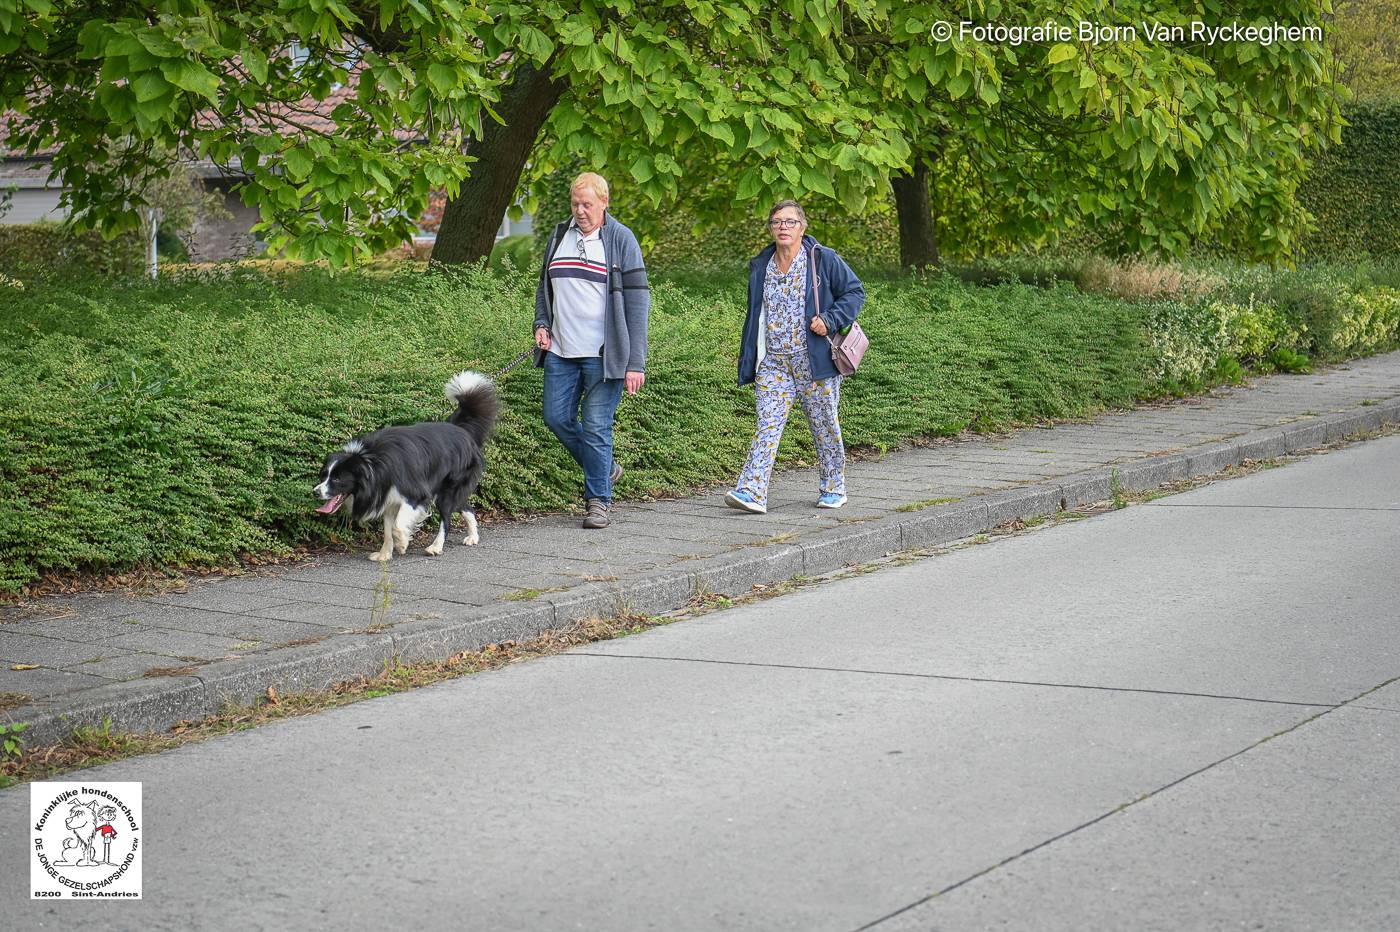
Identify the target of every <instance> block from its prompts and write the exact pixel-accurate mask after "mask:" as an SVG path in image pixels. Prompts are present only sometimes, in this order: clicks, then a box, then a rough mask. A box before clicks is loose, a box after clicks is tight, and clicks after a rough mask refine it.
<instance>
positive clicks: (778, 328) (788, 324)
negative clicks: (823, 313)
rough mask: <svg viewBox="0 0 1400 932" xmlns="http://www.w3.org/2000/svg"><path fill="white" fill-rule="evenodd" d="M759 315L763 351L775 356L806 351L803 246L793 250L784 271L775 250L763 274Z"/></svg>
mask: <svg viewBox="0 0 1400 932" xmlns="http://www.w3.org/2000/svg"><path fill="white" fill-rule="evenodd" d="M763 315H764V319H765V320H766V321H767V324H768V325H767V334H766V337H765V339H766V340H767V351H768V352H770V353H773V354H774V355H779V356H791V355H793V354H794V353H805V352H807V337H806V333H805V332H804V331H805V330H806V327H807V250H805V249H799V250H797V256H796V257H795V258H793V260H792V265H791V266H790V267H789V268H788V270H787V274H786V275H784V274H782V273H781V272H779V271H778V257H777V254H776V253H775V254H774V255H773V258H771V259H769V260H768V270H767V272H766V273H764V276H763Z"/></svg>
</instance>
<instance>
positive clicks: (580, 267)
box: [549, 223, 608, 359]
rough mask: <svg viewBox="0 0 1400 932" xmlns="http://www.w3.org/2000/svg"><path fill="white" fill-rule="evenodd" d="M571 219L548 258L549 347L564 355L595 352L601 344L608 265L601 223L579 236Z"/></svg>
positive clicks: (556, 353)
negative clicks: (551, 322)
mask: <svg viewBox="0 0 1400 932" xmlns="http://www.w3.org/2000/svg"><path fill="white" fill-rule="evenodd" d="M579 240H580V237H579V232H578V227H577V226H576V225H574V224H573V223H570V224H569V229H568V230H567V231H565V233H564V235H563V236H562V237H561V238H560V240H559V246H558V248H557V249H555V250H554V258H553V259H551V260H550V261H549V284H550V287H551V288H552V289H553V290H554V330H553V333H552V335H551V339H552V342H551V343H550V346H549V351H550V352H551V353H553V354H555V355H556V356H562V357H564V358H565V359H577V358H579V357H581V356H597V355H598V353H599V351H600V350H602V348H603V314H604V312H605V311H606V310H607V297H608V294H607V292H608V265H607V257H606V256H605V255H604V254H603V237H602V227H599V228H598V229H596V230H594V231H593V232H592V233H589V234H588V235H587V236H584V237H582V241H583V252H582V253H580V251H579Z"/></svg>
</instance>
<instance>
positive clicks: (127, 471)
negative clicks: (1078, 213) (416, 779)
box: [0, 268, 1396, 590]
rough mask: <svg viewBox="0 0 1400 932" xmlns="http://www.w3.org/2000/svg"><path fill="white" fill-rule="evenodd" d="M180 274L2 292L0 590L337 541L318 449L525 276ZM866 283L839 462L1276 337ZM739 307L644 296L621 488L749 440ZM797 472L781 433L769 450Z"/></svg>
mask: <svg viewBox="0 0 1400 932" xmlns="http://www.w3.org/2000/svg"><path fill="white" fill-rule="evenodd" d="M201 274H202V277H194V276H193V273H191V274H190V277H186V278H184V279H176V280H170V279H165V280H162V281H161V282H159V283H147V282H144V281H141V280H131V281H128V282H112V281H107V282H103V281H91V280H90V281H85V282H74V281H62V280H50V281H38V280H36V281H30V282H26V283H25V287H24V289H23V290H20V289H18V288H14V287H0V500H3V501H4V502H5V507H4V508H0V589H3V590H14V589H16V588H17V587H21V586H23V585H25V584H26V583H28V582H30V581H31V580H33V579H34V578H35V577H36V576H38V575H40V574H43V573H45V572H49V571H74V570H87V569H121V568H128V567H132V566H136V565H151V564H156V565H190V564H219V563H226V562H228V561H230V560H231V559H232V558H234V557H235V556H237V555H239V554H242V553H249V552H267V551H285V550H286V549H287V548H289V547H291V546H293V545H296V544H298V543H304V542H326V541H329V540H332V539H337V538H339V539H343V538H345V537H346V536H347V531H346V530H345V529H344V526H343V525H341V524H338V523H337V522H335V521H333V520H327V519H325V518H323V517H321V516H318V515H316V514H315V513H314V512H313V507H314V505H315V504H316V502H315V501H314V500H313V498H312V495H311V487H312V485H313V484H314V483H315V481H316V475H317V471H318V469H319V466H320V463H321V460H322V458H323V456H324V455H325V454H326V453H327V452H328V451H330V450H332V449H335V448H337V447H338V446H339V445H340V444H341V443H342V442H343V441H344V440H345V439H347V438H348V437H350V436H352V435H354V434H356V433H359V432H362V431H366V430H370V429H373V428H376V427H380V426H383V425H385V424H390V423H396V422H400V423H401V422H408V421H414V420H418V419H422V418H433V417H439V416H442V415H443V414H445V413H446V407H447V406H446V404H445V402H444V401H443V399H442V396H441V388H442V384H443V382H444V381H445V380H446V379H447V378H448V377H449V376H450V375H451V374H452V373H453V372H455V371H457V370H459V369H462V368H474V369H478V370H480V371H483V372H487V373H491V372H494V371H495V370H496V369H497V368H498V367H499V366H501V365H503V364H504V363H505V362H506V361H508V360H509V359H511V358H512V357H514V356H515V355H516V354H517V353H518V352H519V351H520V350H521V349H523V348H525V346H526V345H528V339H529V329H530V322H531V319H532V312H531V308H532V306H533V301H532V297H533V289H534V271H533V269H531V270H526V271H521V272H511V271H506V272H503V273H493V272H491V271H488V270H467V271H465V272H441V271H438V272H417V271H410V270H399V271H393V272H390V273H388V274H378V275H369V274H359V275H350V274H342V275H330V274H328V273H325V272H322V271H318V270H316V269H302V270H294V271H292V272H290V273H287V274H286V275H284V276H282V277H275V278H269V277H267V276H265V275H263V274H260V273H257V272H253V271H247V270H239V269H236V268H229V269H220V270H218V271H215V272H207V273H201ZM867 285H868V290H869V302H870V303H869V305H868V308H867V311H866V313H864V314H863V315H862V322H863V323H864V324H865V326H866V328H867V329H868V331H869V332H870V334H871V337H872V340H873V342H874V348H873V349H872V351H871V353H870V356H869V357H868V360H867V362H866V364H865V366H864V367H863V368H862V370H861V372H860V373H859V375H858V376H856V377H855V378H853V379H851V380H850V381H849V382H848V383H847V384H846V386H845V387H844V388H843V390H842V423H843V427H844V429H845V434H846V439H847V442H848V443H849V444H850V445H852V446H855V447H870V448H888V447H891V446H894V445H896V444H899V443H900V442H902V441H905V440H908V439H910V438H914V437H918V436H924V435H940V434H952V433H955V432H957V431H960V430H962V429H964V428H967V427H972V428H976V429H994V428H1002V427H1007V426H1009V425H1012V424H1015V423H1018V422H1029V421H1035V420H1039V419H1043V418H1057V417H1071V416H1080V415H1087V414H1090V413H1092V412H1094V411H1096V410H1099V409H1101V408H1104V407H1106V406H1120V405H1128V404H1131V403H1132V402H1133V401H1134V400H1135V399H1137V398H1139V397H1142V396H1145V395H1151V394H1154V393H1158V392H1160V391H1162V390H1163V389H1164V388H1173V387H1179V386H1188V387H1189V383H1191V381H1192V380H1193V379H1200V378H1204V377H1208V376H1209V374H1210V373H1211V372H1213V371H1214V370H1215V369H1216V368H1218V365H1217V364H1218V363H1219V362H1220V359H1221V358H1223V357H1224V356H1225V355H1227V354H1229V353H1232V352H1235V353H1244V352H1245V343H1246V341H1248V340H1253V341H1254V342H1253V343H1250V344H1249V346H1250V347H1256V348H1260V349H1263V350H1268V351H1272V349H1274V348H1277V347H1276V344H1278V341H1279V340H1281V339H1282V340H1287V339H1288V336H1287V333H1281V334H1276V333H1273V332H1272V331H1269V332H1260V333H1256V332H1255V330H1257V329H1258V328H1260V327H1263V328H1265V330H1266V331H1268V328H1270V327H1273V328H1275V329H1279V328H1283V327H1284V324H1280V323H1278V322H1277V321H1275V322H1273V323H1270V321H1271V320H1272V318H1266V317H1259V319H1255V318H1250V319H1249V320H1247V321H1244V323H1240V321H1242V320H1244V318H1242V317H1241V316H1240V315H1233V316H1229V320H1228V321H1227V322H1226V324H1225V325H1224V326H1225V333H1226V337H1227V338H1217V337H1218V335H1217V330H1218V329H1219V328H1218V327H1217V326H1216V324H1215V323H1213V321H1215V320H1216V318H1217V317H1219V316H1220V315H1216V316H1215V317H1210V316H1209V315H1208V316H1207V320H1206V322H1205V323H1204V324H1197V323H1193V322H1191V321H1190V320H1185V321H1175V319H1172V320H1165V319H1163V318H1162V315H1163V314H1164V313H1166V314H1167V315H1168V316H1170V313H1171V312H1170V311H1166V312H1164V311H1163V310H1162V308H1164V307H1168V306H1170V305H1169V303H1168V304H1163V303H1157V304H1152V303H1134V302H1127V301H1121V300H1117V299H1113V298H1110V297H1106V296H1102V295H1091V294H1083V293H1080V292H1079V291H1077V290H1075V288H1074V287H1073V286H1072V285H1064V284H1061V285H1057V286H1055V287H1052V288H1037V287H1033V286H1027V285H1021V284H1008V285H1000V286H996V287H977V286H973V285H968V284H966V283H964V282H961V281H958V280H957V279H956V278H954V277H953V276H951V275H939V276H932V277H911V278H903V279H897V280H890V281H881V280H873V281H870V282H868V283H867ZM1382 293H1385V289H1377V290H1376V291H1375V292H1374V294H1382ZM1368 294H1371V293H1369V292H1368ZM1388 294H1389V295H1390V297H1389V298H1386V299H1385V300H1386V301H1391V304H1389V305H1387V306H1388V307H1389V308H1390V310H1388V311H1385V314H1390V315H1391V316H1390V317H1389V318H1385V314H1381V315H1378V316H1375V318H1374V319H1373V320H1372V321H1371V323H1368V324H1366V325H1365V326H1362V327H1360V328H1359V329H1358V328H1352V329H1355V330H1356V332H1357V334H1358V338H1359V339H1361V340H1362V343H1360V344H1357V343H1348V344H1347V345H1348V346H1357V347H1360V348H1361V349H1376V348H1383V347H1384V346H1388V345H1392V344H1393V340H1394V328H1393V326H1391V327H1390V329H1389V330H1386V329H1385V328H1384V327H1379V328H1378V327H1377V326H1374V325H1373V324H1374V323H1375V320H1380V319H1381V318H1385V319H1387V320H1390V321H1391V323H1392V324H1393V319H1394V314H1393V311H1394V309H1395V306H1396V305H1395V303H1394V301H1393V297H1394V293H1393V292H1388ZM743 295H744V283H743V281H742V280H741V276H732V275H731V276H723V277H716V276H710V277H695V278H691V279H689V280H686V281H685V282H683V283H682V282H679V281H678V280H662V281H660V282H659V283H658V284H657V287H656V290H655V312H654V316H653V323H652V339H651V346H652V349H651V357H650V364H649V367H648V368H649V377H648V381H647V385H646V388H645V389H644V390H643V393H642V394H641V395H639V396H638V397H636V398H626V399H624V401H623V404H622V407H621V409H620V412H619V424H618V431H617V453H618V458H619V460H620V461H621V462H622V463H623V464H624V465H626V467H627V474H626V477H625V478H624V480H623V481H622V484H621V487H620V489H619V492H620V495H621V496H622V497H624V498H625V497H629V496H637V495H640V494H644V493H658V492H682V491H684V490H687V489H692V488H695V487H697V486H703V485H707V484H712V483H719V482H724V481H729V480H732V478H733V476H734V475H735V473H736V472H737V470H738V468H739V466H740V465H741V463H742V460H743V457H744V453H745V451H746V449H747V446H748V442H749V439H750V435H751V431H752V428H753V396H752V393H751V390H749V389H739V388H737V387H736V386H735V384H734V382H735V356H736V351H737V348H738V347H737V344H738V339H739V328H740V326H741V322H742V318H743V308H742V303H743ZM1222 300H1223V299H1222ZM1378 306H1379V305H1378ZM1256 317H1258V315H1256ZM1260 320H1263V323H1262V324H1261V323H1260ZM1230 321H1234V322H1235V323H1231V322H1230ZM1168 324H1170V325H1168ZM1231 328H1234V329H1233V330H1232V329H1231ZM1251 328H1252V329H1251ZM1236 330H1238V331H1239V333H1235V331H1236ZM1202 331H1209V332H1208V333H1203V332H1202ZM1347 332H1351V331H1350V330H1348V331H1347ZM1231 334H1235V335H1233V336H1231ZM1232 341H1233V342H1232ZM1365 341H1373V342H1372V343H1370V344H1367V343H1366V342H1365ZM1387 341H1388V342H1387ZM1339 345H1340V344H1339ZM1168 359H1169V360H1172V363H1171V364H1170V365H1164V363H1163V360H1168ZM1182 360H1185V362H1182ZM1225 374H1226V375H1228V374H1229V373H1228V372H1227V373H1225ZM501 390H502V394H503V400H504V416H503V419H502V421H501V424H500V428H499V431H498V434H497V437H496V440H495V442H494V444H493V447H492V451H491V460H492V464H493V465H492V467H491V468H490V469H489V470H488V475H487V478H486V481H485V483H484V485H483V488H482V493H481V504H483V505H485V506H486V507H488V508H493V509H497V510H499V511H502V512H506V513H522V512H529V511H539V510H549V509H558V508H561V507H568V506H570V505H572V504H575V503H576V502H577V499H578V496H579V493H580V481H581V480H580V477H579V474H578V470H577V468H576V467H575V466H574V465H573V463H572V461H571V460H570V459H569V458H568V455H567V454H566V453H565V452H564V451H563V449H562V447H561V446H560V445H559V444H558V443H557V442H556V441H555V440H554V438H553V437H552V436H551V435H550V434H549V432H548V431H547V430H546V429H545V428H544V426H543V424H542V423H541V420H540V417H539V414H538V408H539V403H540V391H541V384H540V375H539V373H538V371H537V370H534V369H531V368H529V367H521V368H518V369H516V370H514V372H512V373H511V374H510V375H509V376H507V377H506V378H505V379H503V380H502V383H501ZM811 457H812V451H811V441H810V437H809V435H808V433H807V431H806V430H805V429H803V428H802V426H801V425H800V424H799V425H794V429H791V430H789V431H788V433H787V436H786V437H785V438H784V441H783V448H782V451H781V459H782V460H783V461H784V462H787V463H792V462H795V461H798V460H805V461H807V462H810V461H811Z"/></svg>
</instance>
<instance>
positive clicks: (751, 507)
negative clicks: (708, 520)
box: [724, 492, 768, 515]
mask: <svg viewBox="0 0 1400 932" xmlns="http://www.w3.org/2000/svg"><path fill="white" fill-rule="evenodd" d="M724 503H725V504H726V505H728V506H729V507H730V508H737V509H739V510H740V511H747V512H748V513H749V514H755V515H766V514H768V506H767V505H764V504H762V503H761V502H759V501H758V500H757V499H755V498H754V497H753V496H752V495H751V494H749V493H748V492H726V493H725V494H724Z"/></svg>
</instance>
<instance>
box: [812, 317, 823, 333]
mask: <svg viewBox="0 0 1400 932" xmlns="http://www.w3.org/2000/svg"><path fill="white" fill-rule="evenodd" d="M811 327H812V332H813V333H815V334H816V335H817V336H819V337H824V336H826V321H824V320H822V319H821V318H820V317H813V318H812V323H811Z"/></svg>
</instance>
